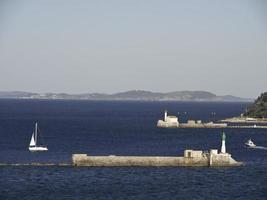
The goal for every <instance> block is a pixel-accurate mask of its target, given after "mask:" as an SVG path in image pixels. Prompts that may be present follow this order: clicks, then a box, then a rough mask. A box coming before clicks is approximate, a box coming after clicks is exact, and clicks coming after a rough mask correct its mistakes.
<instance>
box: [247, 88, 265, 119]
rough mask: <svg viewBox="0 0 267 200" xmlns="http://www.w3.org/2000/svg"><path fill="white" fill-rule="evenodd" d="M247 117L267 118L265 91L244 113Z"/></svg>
mask: <svg viewBox="0 0 267 200" xmlns="http://www.w3.org/2000/svg"><path fill="white" fill-rule="evenodd" d="M244 116H247V117H256V118H267V92H264V93H262V94H261V95H260V96H259V97H258V98H257V99H256V100H255V102H254V104H253V105H251V106H249V107H248V109H247V112H246V113H245V114H244Z"/></svg>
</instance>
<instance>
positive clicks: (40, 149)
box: [29, 147, 48, 152]
mask: <svg viewBox="0 0 267 200" xmlns="http://www.w3.org/2000/svg"><path fill="white" fill-rule="evenodd" d="M29 150H30V151H31V152H35V151H48V149H47V147H29Z"/></svg>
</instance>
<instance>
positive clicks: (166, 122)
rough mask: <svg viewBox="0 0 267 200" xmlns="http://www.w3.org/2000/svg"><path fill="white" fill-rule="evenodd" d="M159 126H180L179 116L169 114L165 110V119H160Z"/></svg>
mask: <svg viewBox="0 0 267 200" xmlns="http://www.w3.org/2000/svg"><path fill="white" fill-rule="evenodd" d="M157 126H158V127H163V128H177V127H179V122H178V118H177V117H176V116H173V115H169V116H168V112H167V110H165V112H164V119H163V120H158V123H157Z"/></svg>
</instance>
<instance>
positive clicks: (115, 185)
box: [0, 99, 267, 200]
mask: <svg viewBox="0 0 267 200" xmlns="http://www.w3.org/2000/svg"><path fill="white" fill-rule="evenodd" d="M247 106H248V104H247V103H218V102H213V103H208V102H197V103H196V102H131V101H128V102H123V101H116V102H112V101H70V100H26V99H25V100H10V99H2V100H0V163H10V164H14V163H31V162H41V163H70V162H71V155H72V154H73V153H87V154H88V155H151V156H152V155H158V156H182V155H183V150H184V149H199V150H209V149H211V148H212V149H215V148H216V149H220V145H221V133H222V131H224V132H225V133H226V150H227V151H228V152H229V153H231V154H232V157H233V158H234V159H236V160H238V161H242V162H244V163H245V166H241V167H235V168H231V167H230V168H229V167H218V168H208V167H189V168H185V167H159V168H156V167H155V168H151V167H110V168H106V167H103V168H97V167H96V168H94V167H91V168H87V167H80V168H79V167H71V166H66V167H55V166H51V167H44V166H43V167H41V166H40V167H34V166H0V199H1V200H2V199H53V200H54V199H123V200H127V199H153V200H154V199H161V200H162V199H253V200H256V199H259V200H260V199H267V150H265V149H249V148H245V147H244V142H246V140H248V139H249V138H252V140H253V141H254V142H255V143H256V144H257V145H259V146H263V147H267V130H265V129H158V128H156V123H157V120H158V119H160V118H163V112H164V110H165V109H167V110H168V111H169V114H172V115H176V116H178V117H179V121H181V122H185V121H187V120H188V119H201V120H202V121H210V120H218V119H223V118H226V117H233V116H237V115H240V113H242V112H244V110H245V108H246V107H247ZM212 112H215V113H216V114H215V115H212V114H211V113H212ZM35 122H38V125H39V128H40V131H41V135H42V138H43V142H44V143H45V144H46V145H47V146H48V148H49V151H48V152H45V153H30V152H29V151H28V145H29V142H30V138H31V134H32V132H33V131H34V123H35Z"/></svg>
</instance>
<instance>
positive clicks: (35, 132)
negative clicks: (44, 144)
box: [35, 122, 37, 146]
mask: <svg viewBox="0 0 267 200" xmlns="http://www.w3.org/2000/svg"><path fill="white" fill-rule="evenodd" d="M36 145H37V122H36V123H35V146H36Z"/></svg>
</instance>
